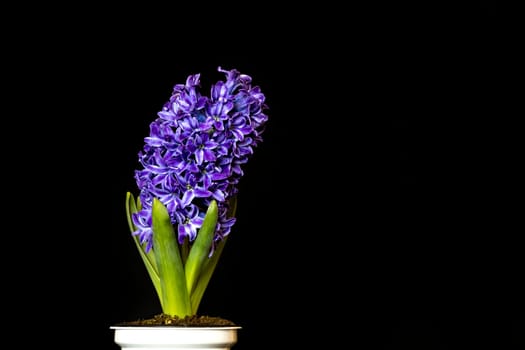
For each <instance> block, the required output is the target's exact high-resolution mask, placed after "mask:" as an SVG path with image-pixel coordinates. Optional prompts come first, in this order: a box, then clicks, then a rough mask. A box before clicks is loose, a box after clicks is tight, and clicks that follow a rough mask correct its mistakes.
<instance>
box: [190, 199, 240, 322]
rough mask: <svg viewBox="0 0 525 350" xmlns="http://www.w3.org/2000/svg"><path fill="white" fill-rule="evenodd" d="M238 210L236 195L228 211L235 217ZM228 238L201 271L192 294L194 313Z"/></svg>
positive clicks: (218, 244)
mask: <svg viewBox="0 0 525 350" xmlns="http://www.w3.org/2000/svg"><path fill="white" fill-rule="evenodd" d="M236 210H237V197H236V196H235V197H232V198H230V207H229V211H228V217H234V216H235V212H236ZM227 239H228V236H226V237H224V238H223V239H222V240H221V241H220V242H219V243H217V246H216V247H215V251H214V252H213V255H212V256H211V257H210V258H209V259H207V260H205V261H204V263H203V265H202V268H201V273H200V277H199V279H198V281H197V285H196V286H195V288H194V290H193V292H192V293H191V295H190V299H191V310H192V312H193V313H194V314H197V311H198V309H199V305H200V303H201V300H202V297H203V296H204V292H205V291H206V288H207V287H208V284H209V282H210V280H211V277H212V275H213V272H214V271H215V267H216V266H217V263H218V262H219V258H220V256H221V254H222V251H223V249H224V246H225V245H226V241H227Z"/></svg>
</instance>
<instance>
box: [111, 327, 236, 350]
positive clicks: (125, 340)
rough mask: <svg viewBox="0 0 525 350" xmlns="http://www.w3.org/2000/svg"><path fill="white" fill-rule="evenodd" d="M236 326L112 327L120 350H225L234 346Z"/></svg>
mask: <svg viewBox="0 0 525 350" xmlns="http://www.w3.org/2000/svg"><path fill="white" fill-rule="evenodd" d="M240 328H241V327H238V326H220V327H173V326H171V327H170V326H153V327H148V326H113V327H111V329H114V330H115V338H114V339H115V343H117V344H118V345H119V346H120V347H121V349H122V350H126V349H133V350H153V349H155V350H159V349H164V350H168V349H173V350H175V349H177V350H195V349H210V350H211V349H215V350H219V349H220V350H229V349H231V348H232V347H233V345H234V344H235V343H237V331H238V330H239V329H240Z"/></svg>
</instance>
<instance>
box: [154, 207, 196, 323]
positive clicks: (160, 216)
mask: <svg viewBox="0 0 525 350" xmlns="http://www.w3.org/2000/svg"><path fill="white" fill-rule="evenodd" d="M152 222H153V251H154V253H155V258H156V261H157V268H158V272H159V276H160V286H161V295H162V297H161V304H162V311H163V312H164V313H165V314H167V315H171V316H178V317H185V316H188V315H191V303H190V298H189V294H188V290H187V287H186V277H185V273H184V266H183V264H182V259H181V254H180V248H179V244H178V241H177V235H176V233H175V231H174V228H173V225H172V223H171V221H170V217H169V213H168V210H167V209H166V207H165V206H164V205H163V204H162V203H161V202H160V201H159V200H158V199H157V198H154V199H153V206H152Z"/></svg>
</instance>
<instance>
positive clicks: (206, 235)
mask: <svg viewBox="0 0 525 350" xmlns="http://www.w3.org/2000/svg"><path fill="white" fill-rule="evenodd" d="M218 216H219V210H218V206H217V202H216V201H215V200H212V201H211V202H210V205H209V206H208V210H207V211H206V216H205V217H204V221H203V223H202V226H201V228H200V229H199V232H198V234H197V238H195V241H194V242H193V245H192V246H191V249H190V253H189V255H188V260H187V261H186V266H185V272H186V286H187V287H188V293H189V294H190V295H191V293H192V292H193V289H194V288H195V285H196V284H197V280H198V279H199V275H200V272H201V269H202V264H203V263H204V262H205V260H207V259H208V255H209V254H210V249H211V245H212V243H213V236H214V234H215V227H216V226H217V218H218Z"/></svg>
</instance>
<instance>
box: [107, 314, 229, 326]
mask: <svg viewBox="0 0 525 350" xmlns="http://www.w3.org/2000/svg"><path fill="white" fill-rule="evenodd" d="M116 326H145V327H152V326H172V327H217V326H237V325H236V324H235V323H234V322H232V321H230V320H227V319H224V318H221V317H213V316H197V315H194V316H186V317H184V318H180V317H177V316H169V315H165V314H158V315H155V316H153V317H151V318H146V319H139V320H135V321H127V322H120V323H118V324H116Z"/></svg>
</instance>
